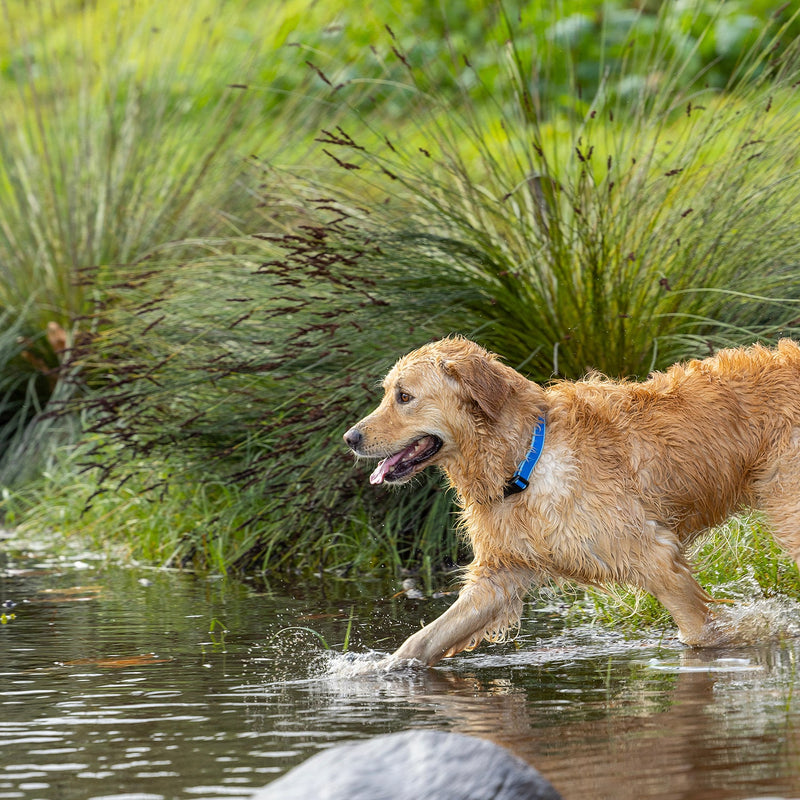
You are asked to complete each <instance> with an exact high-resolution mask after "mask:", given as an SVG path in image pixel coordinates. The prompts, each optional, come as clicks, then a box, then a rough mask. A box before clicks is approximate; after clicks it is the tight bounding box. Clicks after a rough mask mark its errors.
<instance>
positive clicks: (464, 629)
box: [392, 565, 533, 666]
mask: <svg viewBox="0 0 800 800" xmlns="http://www.w3.org/2000/svg"><path fill="white" fill-rule="evenodd" d="M532 577H533V576H532V575H531V573H530V571H529V570H527V569H512V568H507V567H498V568H495V569H491V568H488V567H482V566H480V565H473V566H472V567H471V568H470V571H469V574H468V575H467V581H466V583H465V585H464V587H463V588H462V589H461V592H460V593H459V595H458V599H457V600H456V601H455V603H453V605H452V606H450V608H448V609H447V611H445V612H444V614H442V615H441V616H440V617H438V618H437V619H435V620H434V621H433V622H431V623H430V624H429V625H426V626H425V627H424V628H422V629H421V630H419V631H417V633H415V634H413V635H412V636H410V637H409V638H408V639H406V641H405V642H404V643H403V644H402V645H401V647H400V648H399V649H398V650H396V651H395V652H394V653H393V655H392V659H414V660H416V661H421V662H422V663H423V664H427V665H428V666H433V665H434V664H437V663H438V662H439V661H441V659H443V658H445V657H446V656H452V655H455V654H456V653H459V652H461V651H462V650H471V649H472V648H474V647H477V646H478V644H480V642H481V640H483V639H488V640H489V641H500V640H502V639H503V638H505V635H506V633H507V631H508V630H509V629H513V628H515V627H516V626H517V625H518V624H519V618H520V615H521V614H522V604H523V598H524V596H525V594H526V593H527V591H528V588H529V586H530V583H531V580H532Z"/></svg>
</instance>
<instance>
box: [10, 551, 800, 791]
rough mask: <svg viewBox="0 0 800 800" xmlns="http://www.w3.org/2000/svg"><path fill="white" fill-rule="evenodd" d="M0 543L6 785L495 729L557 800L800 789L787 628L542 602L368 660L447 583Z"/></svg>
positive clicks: (179, 772)
mask: <svg viewBox="0 0 800 800" xmlns="http://www.w3.org/2000/svg"><path fill="white" fill-rule="evenodd" d="M2 547H3V545H2V544H0V603H6V604H7V605H10V603H16V606H15V607H14V608H4V609H0V611H4V612H5V614H6V622H5V624H2V625H0V748H1V750H0V752H2V760H0V800H2V799H3V798H24V799H25V800H32V799H33V798H43V799H46V800H55V799H56V798H65V799H70V798H76V800H77V799H78V798H80V800H86V799H87V798H117V800H122V798H126V800H134V798H141V799H142V800H145V799H147V800H149V799H150V798H152V800H158V799H159V798H231V797H249V796H250V795H251V794H252V793H253V791H254V790H255V789H256V788H257V787H260V786H263V785H265V784H266V783H268V782H269V781H270V780H272V779H274V778H275V777H277V776H278V775H280V774H282V773H283V772H285V771H286V770H288V769H289V768H290V767H292V766H293V765H295V764H298V763H300V762H301V761H303V760H304V759H305V758H307V757H308V756H310V755H312V754H313V753H315V752H317V751H318V750H319V749H320V748H324V747H329V746H331V745H333V744H336V743H339V742H345V741H350V740H354V739H359V738H364V737H369V736H374V735H377V734H381V733H390V732H394V731H400V730H404V729H407V728H436V729H440V730H446V731H457V732H460V733H466V734H472V735H475V736H481V737H484V738H487V739H491V740H492V741H495V742H497V743H499V744H501V745H504V746H506V747H508V748H509V749H510V750H512V751H513V752H514V753H516V754H517V755H519V756H520V757H522V758H523V759H525V760H526V761H528V762H530V763H531V764H533V765H534V766H536V767H537V768H538V769H539V770H540V771H541V772H542V773H543V774H544V775H545V776H547V777H548V778H549V779H550V780H551V781H552V782H553V784H554V785H555V786H556V787H557V788H558V789H559V790H560V791H561V793H562V794H563V796H564V797H565V798H566V800H572V799H573V798H574V800H578V798H581V799H582V798H585V797H599V798H623V799H624V798H631V799H633V798H636V799H637V800H642V799H643V798H659V800H667V799H668V798H669V799H672V798H692V800H705V799H706V798H707V799H708V800H712V799H713V800H726V799H727V798H731V799H733V798H745V797H757V796H766V795H783V796H792V795H798V794H800V693H798V692H796V691H795V688H796V687H797V686H798V676H797V664H798V656H799V655H800V640H798V639H794V638H785V637H784V638H783V639H781V637H780V636H779V637H777V638H775V639H773V640H768V641H764V642H762V643H761V644H760V645H758V646H751V647H740V648H732V649H728V650H714V651H690V650H685V649H684V648H682V647H681V646H680V645H679V644H678V643H677V641H676V640H675V639H674V638H673V636H674V632H673V631H666V632H656V633H655V634H651V636H650V637H648V638H639V639H626V638H624V637H623V636H621V635H618V634H616V633H615V632H614V631H612V630H609V629H608V628H602V627H597V628H592V627H586V626H579V627H569V626H568V625H567V624H566V620H567V618H566V617H565V614H564V609H563V608H562V607H561V606H560V605H559V604H553V603H552V600H548V601H547V602H545V601H538V602H532V603H530V604H529V605H528V606H527V607H526V618H525V622H524V625H523V628H522V632H521V634H520V637H519V639H518V640H517V642H516V644H505V645H495V646H490V647H483V648H482V649H480V650H478V651H476V652H474V653H471V654H465V655H461V656H458V657H456V658H453V659H450V660H448V661H447V662H445V663H444V664H443V665H442V666H440V667H438V668H437V669H434V670H418V671H404V672H398V673H392V674H377V673H376V672H375V671H374V670H371V669H370V668H369V667H370V663H371V661H374V659H375V658H376V656H375V655H374V654H373V655H371V654H370V652H371V651H380V652H386V651H390V650H391V649H393V648H394V647H395V646H397V645H398V644H399V643H400V642H401V641H402V640H403V638H404V637H405V636H406V635H408V634H409V633H411V632H412V631H413V630H415V629H416V627H417V626H418V625H419V623H420V620H423V619H424V620H430V619H432V618H433V617H434V616H435V615H437V614H438V613H440V612H441V611H442V610H443V609H444V608H445V607H446V604H447V602H448V600H447V599H438V600H411V599H408V598H407V597H406V596H404V595H402V594H401V595H400V596H393V595H394V593H395V592H397V591H398V589H399V588H400V587H399V585H398V584H397V582H395V581H385V580H363V581H359V582H354V581H350V582H344V581H337V580H334V579H325V580H320V581H317V582H313V583H306V584H303V585H297V584H295V585H287V584H280V583H273V584H271V585H269V586H264V585H256V584H255V583H248V582H237V581H234V580H228V579H220V578H198V577H195V576H192V575H189V574H180V573H175V572H166V571H158V570H145V569H141V568H139V569H136V568H123V567H119V566H115V565H113V564H109V563H107V562H106V561H105V560H104V559H100V558H94V557H92V556H90V555H88V554H72V555H70V556H61V557H58V558H56V557H51V556H48V555H47V554H46V553H41V552H38V553H37V552H33V553H31V552H25V550H24V548H23V549H22V550H19V549H13V550H9V548H8V546H6V549H5V551H4V550H3V549H2ZM754 608H757V612H758V613H757V616H759V617H760V618H767V619H768V620H769V622H770V624H771V625H772V627H773V628H775V629H776V630H778V631H780V629H781V627H782V625H783V623H784V622H787V623H788V621H789V620H790V619H791V620H792V625H794V624H795V623H797V622H798V620H797V606H795V605H792V604H788V603H783V602H781V601H780V600H768V601H762V602H761V603H760V605H758V606H754ZM12 614H13V615H14V616H13V618H11V615H12ZM789 627H790V630H793V628H791V626H789ZM345 642H347V645H348V651H349V652H348V653H347V654H342V653H341V651H342V649H343V647H344V644H345ZM325 646H327V647H329V648H330V650H326V649H325ZM354 654H359V655H358V656H356V655H354Z"/></svg>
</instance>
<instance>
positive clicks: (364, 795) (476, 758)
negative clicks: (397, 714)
mask: <svg viewBox="0 0 800 800" xmlns="http://www.w3.org/2000/svg"><path fill="white" fill-rule="evenodd" d="M308 798H315V800H561V796H560V795H559V794H558V792H557V791H556V790H555V789H554V788H553V787H552V786H551V785H550V783H548V781H547V780H545V778H543V777H542V776H541V775H540V774H539V773H538V772H537V771H536V770H535V769H534V768H533V767H531V766H529V765H528V764H526V763H525V762H524V761H521V760H520V759H518V758H517V757H516V756H513V755H512V754H511V753H509V752H508V751H507V750H504V749H503V748H502V747H498V746H497V745H496V744H492V743H491V742H488V741H486V740H484V739H476V738H475V737H472V736H463V735H461V734H458V733H445V732H443V731H422V730H412V731H404V732H403V733H393V734H389V735H386V736H376V737H375V738H373V739H368V740H366V741H362V742H356V743H352V744H346V745H341V746H339V747H333V748H331V749H329V750H324V751H322V752H321V753H318V754H317V755H315V756H312V757H311V758H309V759H308V760H307V761H305V762H304V763H303V764H301V765H300V766H299V767H295V768H294V769H293V770H292V771H291V772H289V773H287V774H286V775H284V776H283V777H281V778H279V779H278V780H276V781H275V782H274V783H271V784H270V785H269V786H267V787H266V788H265V789H262V790H261V791H260V792H257V793H256V794H255V795H253V798H252V800H308Z"/></svg>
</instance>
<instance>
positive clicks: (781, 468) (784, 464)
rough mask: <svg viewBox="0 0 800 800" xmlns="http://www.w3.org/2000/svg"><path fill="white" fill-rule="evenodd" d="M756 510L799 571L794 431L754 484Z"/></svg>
mask: <svg viewBox="0 0 800 800" xmlns="http://www.w3.org/2000/svg"><path fill="white" fill-rule="evenodd" d="M755 505H756V507H757V508H758V509H759V510H761V511H763V512H764V513H765V514H766V515H767V521H768V522H769V527H770V531H771V532H772V535H773V536H774V537H775V540H776V541H777V542H778V544H780V545H781V547H783V549H784V550H785V551H786V552H787V553H788V554H789V555H790V556H791V557H792V558H793V559H794V560H795V563H796V564H797V566H798V567H800V430H795V432H794V434H793V436H792V438H791V440H790V442H789V446H788V447H787V449H786V450H784V451H783V452H782V453H781V455H780V457H779V458H778V460H777V461H776V462H775V464H773V465H772V469H771V470H770V472H769V475H768V477H766V478H764V479H762V480H761V481H759V482H758V484H757V495H756V502H755Z"/></svg>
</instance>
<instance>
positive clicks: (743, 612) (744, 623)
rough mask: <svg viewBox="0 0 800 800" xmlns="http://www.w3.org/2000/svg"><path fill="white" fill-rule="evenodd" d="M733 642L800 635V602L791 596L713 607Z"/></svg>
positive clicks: (753, 641) (716, 616) (778, 638)
mask: <svg viewBox="0 0 800 800" xmlns="http://www.w3.org/2000/svg"><path fill="white" fill-rule="evenodd" d="M714 617H715V620H716V624H717V627H718V628H719V629H720V630H722V631H723V632H724V633H725V635H726V639H727V643H728V644H731V645H753V644H760V643H765V642H769V641H775V640H780V639H792V638H796V637H798V636H800V603H798V602H797V601H795V600H792V599H790V598H788V597H783V596H776V597H765V598H759V599H756V600H751V601H737V602H736V603H734V604H732V605H730V606H722V607H720V608H716V609H715V610H714Z"/></svg>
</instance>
